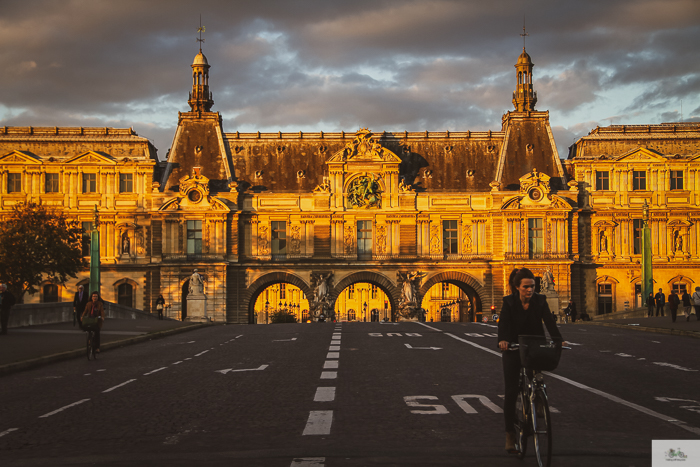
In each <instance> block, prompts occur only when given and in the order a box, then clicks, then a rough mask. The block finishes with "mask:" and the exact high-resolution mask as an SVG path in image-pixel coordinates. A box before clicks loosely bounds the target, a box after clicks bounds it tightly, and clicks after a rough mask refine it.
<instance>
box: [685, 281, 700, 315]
mask: <svg viewBox="0 0 700 467" xmlns="http://www.w3.org/2000/svg"><path fill="white" fill-rule="evenodd" d="M692 299H693V307H694V308H695V319H696V320H698V321H700V287H695V292H693V297H692ZM686 321H690V316H688V318H686Z"/></svg>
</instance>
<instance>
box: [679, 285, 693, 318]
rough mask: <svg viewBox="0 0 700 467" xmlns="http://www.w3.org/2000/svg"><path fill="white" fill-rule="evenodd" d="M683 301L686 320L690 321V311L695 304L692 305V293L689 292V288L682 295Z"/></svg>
mask: <svg viewBox="0 0 700 467" xmlns="http://www.w3.org/2000/svg"><path fill="white" fill-rule="evenodd" d="M681 301H682V302H683V313H685V316H686V321H688V320H689V319H690V313H692V312H693V305H692V302H691V301H690V294H689V293H688V291H687V290H684V291H683V295H682V296H681Z"/></svg>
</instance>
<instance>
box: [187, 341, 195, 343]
mask: <svg viewBox="0 0 700 467" xmlns="http://www.w3.org/2000/svg"><path fill="white" fill-rule="evenodd" d="M195 342H196V341H189V342H188V344H194V343H195Z"/></svg>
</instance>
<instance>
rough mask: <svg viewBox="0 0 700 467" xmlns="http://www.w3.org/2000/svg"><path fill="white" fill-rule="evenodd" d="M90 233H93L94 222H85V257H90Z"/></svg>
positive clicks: (83, 245) (83, 246) (83, 242)
mask: <svg viewBox="0 0 700 467" xmlns="http://www.w3.org/2000/svg"><path fill="white" fill-rule="evenodd" d="M90 232H92V222H83V241H82V253H83V256H90Z"/></svg>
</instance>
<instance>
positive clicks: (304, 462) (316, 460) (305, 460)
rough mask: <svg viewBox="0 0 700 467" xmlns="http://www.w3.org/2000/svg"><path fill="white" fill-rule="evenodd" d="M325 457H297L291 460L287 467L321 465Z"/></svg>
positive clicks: (317, 466)
mask: <svg viewBox="0 0 700 467" xmlns="http://www.w3.org/2000/svg"><path fill="white" fill-rule="evenodd" d="M325 462H326V458H325V457H299V458H296V459H294V460H293V461H292V463H291V464H290V466H289V467H323V466H324V465H325Z"/></svg>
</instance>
